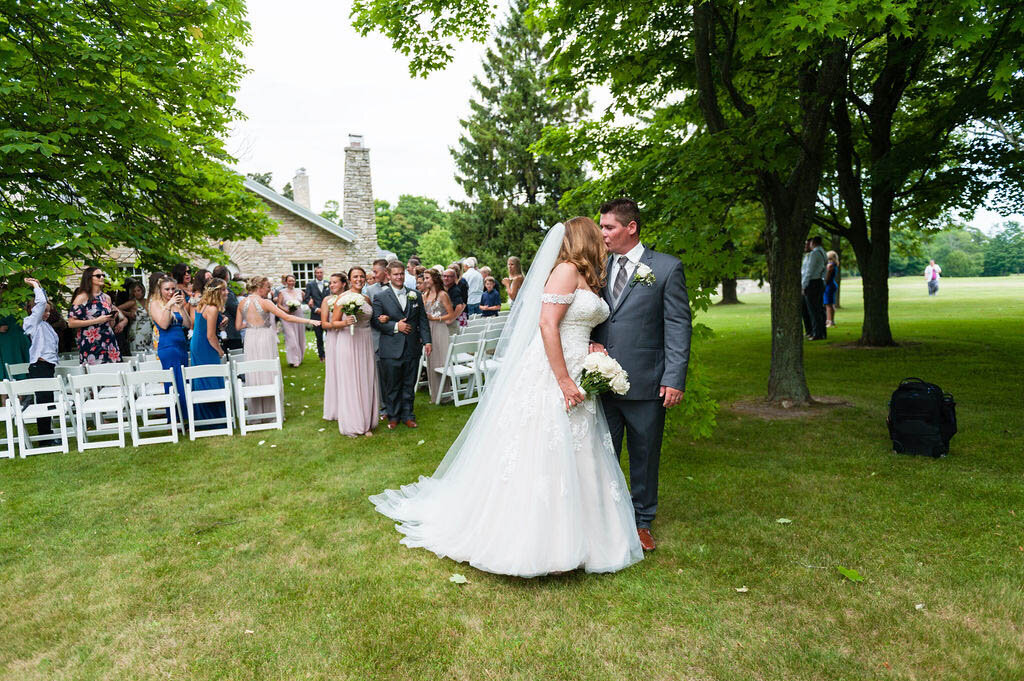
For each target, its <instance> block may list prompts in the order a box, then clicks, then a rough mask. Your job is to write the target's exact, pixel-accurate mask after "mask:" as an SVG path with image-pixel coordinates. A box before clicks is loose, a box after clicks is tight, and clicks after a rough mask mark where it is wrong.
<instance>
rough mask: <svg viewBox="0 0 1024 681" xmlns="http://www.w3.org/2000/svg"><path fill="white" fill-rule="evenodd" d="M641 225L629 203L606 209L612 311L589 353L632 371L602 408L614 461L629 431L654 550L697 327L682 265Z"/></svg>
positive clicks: (637, 512)
mask: <svg viewBox="0 0 1024 681" xmlns="http://www.w3.org/2000/svg"><path fill="white" fill-rule="evenodd" d="M639 223H640V211H639V209H638V208H637V205H636V203H635V202H634V201H632V200H630V199H615V200H614V201H609V202H608V203H605V204H604V205H602V206H601V232H602V234H603V236H604V242H605V245H607V247H608V251H609V252H610V253H611V257H609V258H608V266H607V268H606V271H607V273H608V283H607V285H606V286H605V288H604V289H602V291H601V295H602V296H603V297H604V299H605V301H607V303H608V308H609V310H610V312H609V315H608V319H606V320H605V321H604V323H603V324H600V325H598V326H597V327H596V328H595V329H594V332H593V340H594V343H593V344H592V347H591V350H593V351H601V350H605V351H607V352H608V354H609V355H611V357H613V358H614V359H615V360H617V361H618V362H619V364H621V365H622V368H623V369H625V370H626V371H627V372H628V373H629V384H630V387H629V392H627V393H626V394H625V395H621V396H620V395H615V394H614V393H610V392H609V393H604V394H603V395H602V399H601V404H602V406H603V407H604V414H605V417H606V418H607V419H608V429H609V431H611V436H612V446H613V447H614V448H615V455H616V456H619V455H620V454H621V452H622V436H623V434H624V433H625V436H626V444H627V447H628V449H629V487H630V492H631V494H632V497H633V512H634V516H635V519H636V527H637V534H638V535H639V537H640V545H641V546H642V547H643V549H644V550H645V551H651V550H653V549H654V546H655V544H654V536H653V535H652V534H651V525H652V523H653V522H654V515H655V513H656V512H657V510H658V463H659V461H660V458H661V441H662V436H663V434H664V433H663V431H664V428H665V410H666V409H669V408H671V407H674V406H675V405H677V404H679V403H680V402H681V401H682V399H683V390H684V388H685V386H686V368H687V364H688V363H689V359H690V331H691V324H690V303H689V298H688V296H687V294H686V278H685V276H684V274H683V265H682V263H681V262H679V259H678V258H675V257H673V256H671V255H666V254H664V253H658V252H657V251H653V250H651V249H649V248H645V247H644V245H643V244H641V243H640V224H639Z"/></svg>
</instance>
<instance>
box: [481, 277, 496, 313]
mask: <svg viewBox="0 0 1024 681" xmlns="http://www.w3.org/2000/svg"><path fill="white" fill-rule="evenodd" d="M500 310H501V294H500V293H498V282H497V281H495V279H494V277H487V278H486V279H484V292H483V293H482V294H480V314H481V315H482V316H484V317H497V316H498V312H499V311H500Z"/></svg>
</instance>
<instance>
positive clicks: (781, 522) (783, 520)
mask: <svg viewBox="0 0 1024 681" xmlns="http://www.w3.org/2000/svg"><path fill="white" fill-rule="evenodd" d="M775 522H777V523H778V524H779V525H789V524H791V523H792V522H793V521H792V520H790V519H789V518H779V519H778V520H776V521H775Z"/></svg>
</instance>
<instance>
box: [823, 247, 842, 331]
mask: <svg viewBox="0 0 1024 681" xmlns="http://www.w3.org/2000/svg"><path fill="white" fill-rule="evenodd" d="M825 255H826V257H827V258H828V264H827V265H826V266H825V298H824V302H825V326H826V327H828V326H835V325H836V296H837V295H838V294H839V254H838V253H836V252H835V251H829V252H828V253H826V254H825Z"/></svg>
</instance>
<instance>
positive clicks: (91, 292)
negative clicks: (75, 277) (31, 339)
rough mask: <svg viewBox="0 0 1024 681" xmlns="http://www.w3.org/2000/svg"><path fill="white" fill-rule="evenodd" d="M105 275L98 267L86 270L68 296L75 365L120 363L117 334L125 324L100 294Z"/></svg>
mask: <svg viewBox="0 0 1024 681" xmlns="http://www.w3.org/2000/svg"><path fill="white" fill-rule="evenodd" d="M106 284H107V275H106V274H105V273H104V272H103V270H101V269H100V268H98V267H86V268H85V271H84V272H82V283H81V284H80V285H79V286H78V288H77V289H75V292H74V294H73V295H72V296H71V310H69V312H68V326H70V327H71V328H72V329H77V330H78V331H77V338H78V361H79V363H81V364H109V363H112V362H120V361H121V351H120V350H119V349H118V347H117V336H116V334H117V332H119V331H121V329H123V328H124V327H125V325H126V324H127V323H128V320H127V319H126V318H125V317H124V315H123V314H121V311H120V310H118V309H117V308H116V307H114V304H113V303H112V302H111V301H110V296H108V295H107V294H106V293H104V292H103V287H104V286H106Z"/></svg>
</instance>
